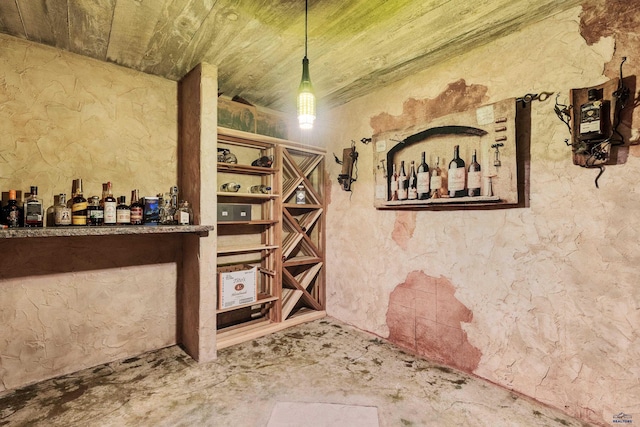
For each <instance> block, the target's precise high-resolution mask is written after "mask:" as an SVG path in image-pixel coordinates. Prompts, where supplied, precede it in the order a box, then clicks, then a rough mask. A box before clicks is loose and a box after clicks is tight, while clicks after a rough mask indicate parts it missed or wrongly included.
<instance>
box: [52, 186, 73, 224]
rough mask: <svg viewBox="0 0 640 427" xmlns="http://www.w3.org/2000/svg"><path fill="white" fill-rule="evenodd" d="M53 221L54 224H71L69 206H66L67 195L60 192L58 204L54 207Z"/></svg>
mask: <svg viewBox="0 0 640 427" xmlns="http://www.w3.org/2000/svg"><path fill="white" fill-rule="evenodd" d="M53 212H54V214H53V215H54V217H53V223H54V224H55V225H56V226H63V225H71V208H70V207H68V206H67V195H66V194H65V193H60V195H59V196H58V204H57V205H55V207H54V210H53Z"/></svg>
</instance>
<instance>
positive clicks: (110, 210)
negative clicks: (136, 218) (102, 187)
mask: <svg viewBox="0 0 640 427" xmlns="http://www.w3.org/2000/svg"><path fill="white" fill-rule="evenodd" d="M117 207H118V202H117V201H116V198H115V197H113V188H112V186H111V181H109V182H107V195H106V196H105V198H104V218H103V220H102V223H103V224H104V225H115V224H116V222H117V217H116V210H117Z"/></svg>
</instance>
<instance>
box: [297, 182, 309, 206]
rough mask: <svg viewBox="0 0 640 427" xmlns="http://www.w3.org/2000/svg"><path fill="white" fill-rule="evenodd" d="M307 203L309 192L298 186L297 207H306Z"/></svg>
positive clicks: (302, 186)
mask: <svg viewBox="0 0 640 427" xmlns="http://www.w3.org/2000/svg"><path fill="white" fill-rule="evenodd" d="M306 203H307V192H306V191H305V189H304V185H302V184H300V185H298V189H297V190H296V205H304V204H306Z"/></svg>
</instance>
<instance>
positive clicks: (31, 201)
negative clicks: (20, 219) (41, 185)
mask: <svg viewBox="0 0 640 427" xmlns="http://www.w3.org/2000/svg"><path fill="white" fill-rule="evenodd" d="M43 218H44V209H43V207H42V200H40V199H38V187H36V186H35V185H32V186H31V191H30V194H29V197H28V198H27V199H26V200H25V201H24V226H25V227H42V222H43Z"/></svg>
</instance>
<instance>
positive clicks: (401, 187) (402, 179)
mask: <svg viewBox="0 0 640 427" xmlns="http://www.w3.org/2000/svg"><path fill="white" fill-rule="evenodd" d="M408 197H409V178H408V177H407V173H406V172H405V170H404V160H403V161H401V162H400V176H399V177H398V200H407V198H408Z"/></svg>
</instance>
